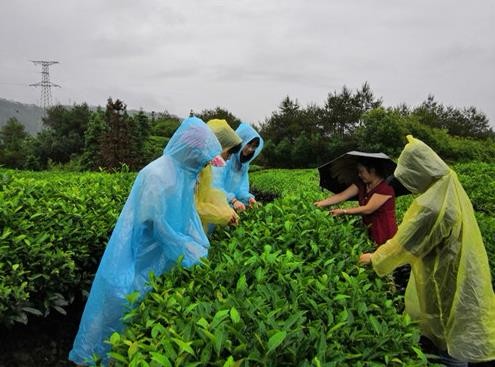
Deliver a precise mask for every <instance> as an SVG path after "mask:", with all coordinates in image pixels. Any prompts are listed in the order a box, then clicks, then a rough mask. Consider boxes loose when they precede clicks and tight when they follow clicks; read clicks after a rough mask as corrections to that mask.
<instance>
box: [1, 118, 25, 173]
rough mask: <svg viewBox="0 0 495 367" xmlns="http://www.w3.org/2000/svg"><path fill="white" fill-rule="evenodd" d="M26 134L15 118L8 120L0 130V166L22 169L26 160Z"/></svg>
mask: <svg viewBox="0 0 495 367" xmlns="http://www.w3.org/2000/svg"><path fill="white" fill-rule="evenodd" d="M27 141H28V133H27V132H26V130H25V128H24V125H22V124H21V123H20V122H19V121H17V119H16V118H10V119H9V120H8V121H7V123H6V124H5V125H4V126H2V128H1V129H0V165H5V166H6V167H11V168H22V167H23V166H24V164H25V160H26V150H25V145H26V142H27Z"/></svg>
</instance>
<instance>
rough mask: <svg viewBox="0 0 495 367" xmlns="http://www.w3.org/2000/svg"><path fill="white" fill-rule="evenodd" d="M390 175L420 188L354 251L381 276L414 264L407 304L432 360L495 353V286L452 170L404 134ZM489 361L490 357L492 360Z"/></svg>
mask: <svg viewBox="0 0 495 367" xmlns="http://www.w3.org/2000/svg"><path fill="white" fill-rule="evenodd" d="M407 139H408V144H407V145H406V146H405V148H404V150H403V151H402V153H401V155H400V157H399V160H398V164H397V168H396V170H395V173H394V175H395V178H396V179H397V180H399V182H400V183H401V184H402V185H404V186H405V187H406V188H407V189H408V190H409V191H411V192H412V193H413V194H417V195H418V196H417V197H416V198H415V199H414V201H413V202H412V204H411V205H410V207H409V208H408V210H407V212H406V213H405V215H404V219H403V221H402V223H401V224H400V226H399V228H398V231H397V233H396V234H395V235H394V236H393V237H392V238H391V239H390V240H388V241H387V242H386V243H385V244H384V245H382V246H380V247H379V248H378V249H376V251H375V252H373V253H364V254H362V255H361V256H360V263H362V264H370V263H371V265H372V266H373V269H374V270H375V271H376V272H377V273H378V275H380V276H383V275H385V274H388V273H390V272H392V271H393V270H394V269H395V268H397V267H399V266H402V265H404V264H410V265H411V268H412V272H411V276H410V279H409V283H408V285H407V290H406V296H405V306H406V312H407V313H408V314H409V315H410V316H411V318H412V319H413V320H416V321H417V322H418V323H419V326H420V329H421V333H422V335H423V337H422V342H423V345H424V346H426V345H427V344H428V343H429V344H430V345H433V346H434V348H433V350H431V351H427V352H433V353H434V354H435V355H436V356H435V358H433V360H432V362H439V363H443V364H445V365H447V366H467V365H468V363H469V362H486V361H493V360H495V294H494V292H493V288H492V283H491V275H490V268H489V264H488V257H487V253H486V250H485V247H484V244H483V239H482V237H481V233H480V230H479V227H478V223H477V221H476V218H475V216H474V210H473V207H472V204H471V201H470V200H469V197H468V196H467V194H466V192H465V191H464V189H463V187H462V185H461V183H460V182H459V179H458V178H457V175H456V173H455V172H454V171H453V170H452V169H450V168H449V167H448V166H447V164H445V163H444V161H443V160H442V159H441V158H440V157H439V156H438V155H437V154H436V153H435V152H434V151H433V150H432V149H431V148H430V147H429V146H427V145H426V144H425V143H423V142H422V141H420V140H418V139H415V138H414V137H412V136H411V135H409V136H407ZM494 364H495V363H494Z"/></svg>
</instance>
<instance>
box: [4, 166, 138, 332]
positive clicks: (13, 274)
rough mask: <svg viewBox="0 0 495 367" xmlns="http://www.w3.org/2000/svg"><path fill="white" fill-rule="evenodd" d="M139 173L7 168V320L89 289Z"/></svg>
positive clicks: (59, 305) (57, 305)
mask: <svg viewBox="0 0 495 367" xmlns="http://www.w3.org/2000/svg"><path fill="white" fill-rule="evenodd" d="M133 179H134V175H133V174H113V175H110V174H103V173H86V174H77V173H55V172H41V173H36V172H20V171H0V203H1V205H0V228H1V230H0V324H11V323H13V322H22V323H26V322H27V320H28V315H29V314H35V315H46V314H48V313H49V312H50V311H51V310H53V309H55V310H57V311H59V312H64V306H66V305H67V304H68V303H69V302H71V301H72V299H73V297H74V296H75V295H76V294H77V293H80V292H81V290H87V289H89V286H90V284H91V281H92V279H93V275H94V273H95V270H96V268H97V265H98V262H99V259H100V257H101V254H102V253H103V250H104V247H105V244H106V242H107V240H108V237H109V235H110V233H111V231H112V228H113V226H114V224H115V221H116V218H117V216H118V215H119V212H120V210H121V208H122V207H123V204H124V202H125V200H126V198H127V195H128V193H129V189H130V186H131V183H132V181H133Z"/></svg>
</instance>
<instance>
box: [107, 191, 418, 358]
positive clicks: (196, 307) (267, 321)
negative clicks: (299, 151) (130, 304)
mask: <svg viewBox="0 0 495 367" xmlns="http://www.w3.org/2000/svg"><path fill="white" fill-rule="evenodd" d="M314 199H315V195H313V194H310V195H305V196H303V197H301V196H300V195H297V196H292V195H289V196H286V197H284V198H281V199H277V200H276V201H274V202H273V203H270V204H266V205H264V206H263V207H260V208H258V209H257V210H255V211H250V212H249V213H247V214H243V215H242V218H241V220H242V224H241V225H240V226H239V227H237V228H235V229H230V230H226V231H220V232H219V233H218V234H217V235H216V237H215V238H214V239H213V240H212V241H211V249H210V253H209V256H208V260H207V261H205V262H204V264H202V265H200V266H196V267H194V268H192V269H181V268H177V269H175V270H174V271H172V272H171V273H167V274H165V275H164V276H162V277H160V278H157V279H153V280H152V282H151V286H152V290H151V292H150V293H149V294H148V295H147V297H146V298H145V299H144V301H143V302H142V303H140V304H139V305H137V307H136V308H135V309H134V310H133V311H131V312H130V313H129V314H128V315H127V316H126V320H127V322H128V325H129V327H128V329H127V330H126V331H125V332H124V333H122V334H117V333H115V334H114V335H113V336H112V337H111V339H110V340H111V344H112V348H113V350H112V353H111V356H112V358H113V359H114V360H115V365H116V366H141V365H142V366H173V365H175V366H177V365H181V366H182V365H191V366H194V365H211V366H239V365H242V366H275V365H276V366H310V365H314V366H320V365H325V366H369V365H373V363H376V365H396V366H399V365H403V366H406V365H407V366H420V365H426V362H425V360H424V356H423V354H422V353H421V351H420V350H419V348H418V345H417V342H418V339H419V334H418V330H417V328H416V327H415V326H414V325H413V324H411V322H410V319H409V318H408V317H407V316H401V315H399V314H398V313H397V311H396V303H401V300H400V299H399V298H394V295H393V293H391V292H390V289H391V287H390V284H389V283H388V282H387V281H386V280H382V279H380V278H378V277H376V276H375V275H374V272H373V271H371V270H370V269H365V268H362V267H359V266H358V265H357V259H358V254H359V253H360V252H361V251H363V250H365V249H369V248H370V246H371V243H370V242H369V240H368V238H367V236H366V234H365V231H364V230H359V229H356V227H355V222H356V221H359V220H358V218H354V219H351V220H341V219H336V218H332V217H329V216H328V215H327V214H326V212H325V211H322V210H319V209H317V208H315V207H314V206H313V205H312V201H313V200H314Z"/></svg>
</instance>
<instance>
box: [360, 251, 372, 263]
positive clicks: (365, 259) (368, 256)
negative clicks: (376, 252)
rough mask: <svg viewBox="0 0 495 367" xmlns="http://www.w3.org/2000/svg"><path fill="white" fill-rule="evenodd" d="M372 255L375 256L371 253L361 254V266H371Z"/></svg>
mask: <svg viewBox="0 0 495 367" xmlns="http://www.w3.org/2000/svg"><path fill="white" fill-rule="evenodd" d="M371 255H373V254H371V253H369V252H367V253H364V254H361V256H359V264H361V265H369V264H371Z"/></svg>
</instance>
